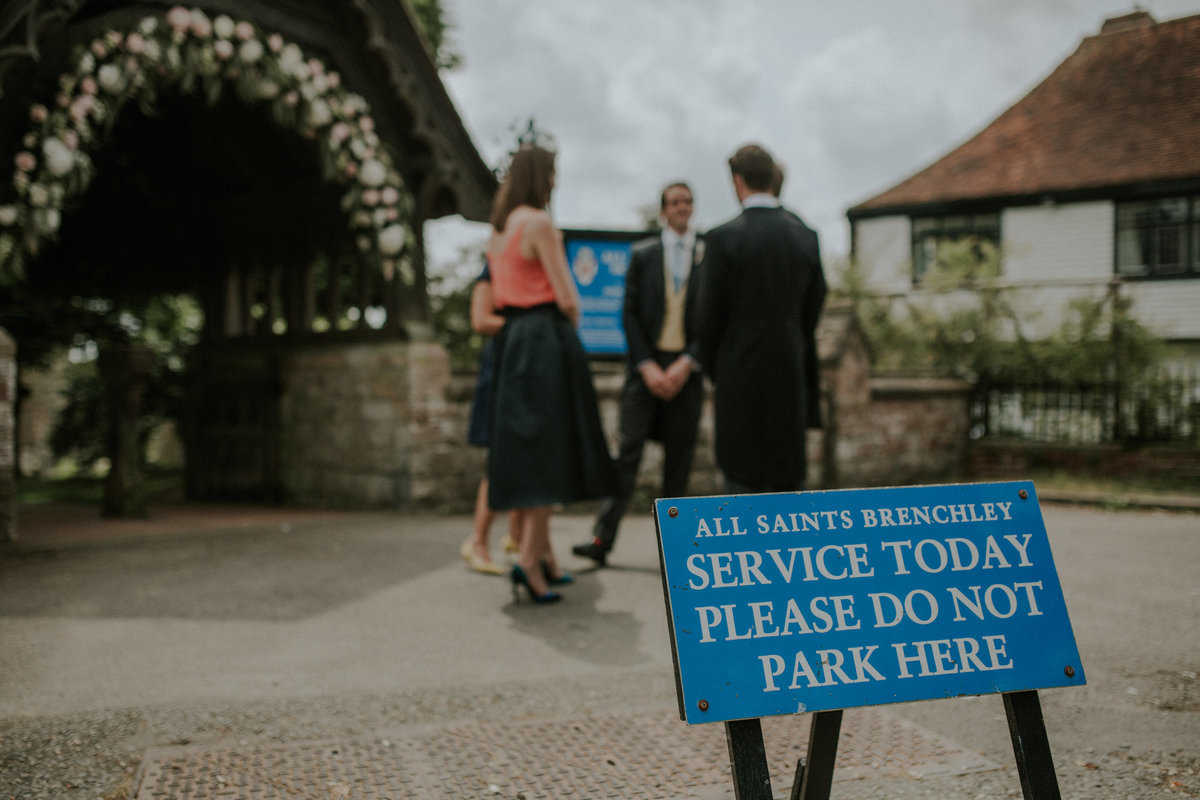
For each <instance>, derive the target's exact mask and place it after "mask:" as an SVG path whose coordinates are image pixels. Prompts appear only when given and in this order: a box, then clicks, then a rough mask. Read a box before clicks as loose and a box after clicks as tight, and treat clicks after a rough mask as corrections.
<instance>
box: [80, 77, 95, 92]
mask: <svg viewBox="0 0 1200 800" xmlns="http://www.w3.org/2000/svg"><path fill="white" fill-rule="evenodd" d="M97 88H98V85H97V83H96V79H95V78H93V77H92V76H91V75H88V76H86V77H85V78H84V79H83V80H81V81H80V82H79V91H81V92H83V93H84V94H95V93H96V89H97Z"/></svg>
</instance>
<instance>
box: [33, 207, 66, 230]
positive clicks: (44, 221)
mask: <svg viewBox="0 0 1200 800" xmlns="http://www.w3.org/2000/svg"><path fill="white" fill-rule="evenodd" d="M61 222H62V216H61V215H60V214H59V213H58V209H56V208H43V209H42V210H40V211H39V212H38V213H37V214H35V215H34V225H35V226H36V227H37V229H38V230H39V231H41V232H42V233H46V234H50V233H54V232H56V231H57V230H58V226H59V224H60V223H61Z"/></svg>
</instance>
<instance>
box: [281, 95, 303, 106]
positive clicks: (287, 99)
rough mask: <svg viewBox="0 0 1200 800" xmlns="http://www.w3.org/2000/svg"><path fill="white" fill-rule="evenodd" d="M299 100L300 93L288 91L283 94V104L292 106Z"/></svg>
mask: <svg viewBox="0 0 1200 800" xmlns="http://www.w3.org/2000/svg"><path fill="white" fill-rule="evenodd" d="M299 101H300V95H298V94H296V93H295V92H288V93H287V94H285V95H284V96H283V102H284V105H289V106H294V105H296V103H298V102H299Z"/></svg>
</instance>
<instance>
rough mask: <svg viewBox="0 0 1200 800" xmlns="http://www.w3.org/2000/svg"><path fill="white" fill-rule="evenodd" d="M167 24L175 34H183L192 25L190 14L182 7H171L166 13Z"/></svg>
mask: <svg viewBox="0 0 1200 800" xmlns="http://www.w3.org/2000/svg"><path fill="white" fill-rule="evenodd" d="M167 24H168V25H170V26H171V29H172V30H174V31H176V32H177V33H183V32H184V31H186V30H187V29H188V26H189V25H191V24H192V13H191V12H190V11H188V10H187V9H186V8H184V7H183V6H172V8H171V10H170V11H168V12H167Z"/></svg>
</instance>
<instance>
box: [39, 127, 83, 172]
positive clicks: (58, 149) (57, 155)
mask: <svg viewBox="0 0 1200 800" xmlns="http://www.w3.org/2000/svg"><path fill="white" fill-rule="evenodd" d="M42 162H43V163H44V164H45V165H46V169H47V170H49V171H50V174H51V175H53V176H54V177H56V178H61V177H62V176H63V175H66V174H67V173H68V172H70V171H71V170H73V169H74V168H75V154H74V153H72V152H71V148H69V147H67V146H66V144H64V143H63V141H62V140H61V139H57V138H55V137H53V136H51V137H50V138H49V139H47V140H46V141H45V142H44V143H43V144H42Z"/></svg>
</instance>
